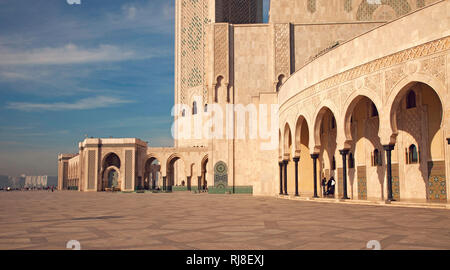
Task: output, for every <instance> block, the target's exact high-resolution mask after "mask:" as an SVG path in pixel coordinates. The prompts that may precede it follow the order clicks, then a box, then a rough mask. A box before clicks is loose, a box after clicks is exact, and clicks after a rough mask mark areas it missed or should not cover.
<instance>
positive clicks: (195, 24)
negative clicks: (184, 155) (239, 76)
mask: <svg viewBox="0 0 450 270" xmlns="http://www.w3.org/2000/svg"><path fill="white" fill-rule="evenodd" d="M262 6H263V4H262V0H176V16H175V17H176V22H175V24H176V29H175V104H185V105H186V106H188V109H186V112H183V113H181V112H180V113H179V114H178V115H175V119H176V118H177V117H181V114H184V113H186V114H188V113H192V112H193V110H203V109H204V107H205V105H206V104H207V101H208V88H207V83H206V81H207V79H206V78H207V72H208V71H207V66H208V64H209V63H207V61H208V60H207V59H208V58H207V57H208V56H207V54H208V46H207V42H208V30H207V28H208V27H209V26H210V25H211V24H215V23H230V24H250V23H261V22H262ZM199 96H200V97H202V100H203V104H198V103H197V102H195V101H194V97H199ZM194 102H195V104H194ZM193 106H195V107H196V108H195V109H194V108H193ZM196 143H197V144H198V142H196ZM196 143H194V142H193V141H192V140H176V142H175V146H198V145H195V144H196Z"/></svg>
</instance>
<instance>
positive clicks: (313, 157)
mask: <svg viewBox="0 0 450 270" xmlns="http://www.w3.org/2000/svg"><path fill="white" fill-rule="evenodd" d="M311 158H312V159H318V158H319V154H311Z"/></svg>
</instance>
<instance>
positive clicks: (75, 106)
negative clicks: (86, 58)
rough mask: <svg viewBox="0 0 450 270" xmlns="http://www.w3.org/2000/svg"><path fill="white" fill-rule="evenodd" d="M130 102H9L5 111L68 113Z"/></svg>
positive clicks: (110, 99) (103, 99)
mask: <svg viewBox="0 0 450 270" xmlns="http://www.w3.org/2000/svg"><path fill="white" fill-rule="evenodd" d="M133 102H134V101H131V100H124V99H120V98H116V97H107V96H97V97H92V98H84V99H80V100H78V101H76V102H74V103H67V102H55V103H32V102H9V103H8V104H7V106H6V108H7V109H13V110H20V111H27V112H30V111H69V110H91V109H99V108H107V107H111V106H115V105H120V104H125V103H133Z"/></svg>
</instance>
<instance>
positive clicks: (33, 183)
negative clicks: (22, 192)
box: [24, 175, 48, 188]
mask: <svg viewBox="0 0 450 270" xmlns="http://www.w3.org/2000/svg"><path fill="white" fill-rule="evenodd" d="M47 180H48V176H47V175H43V176H26V177H25V186H24V187H26V188H36V187H37V188H39V187H46V186H47Z"/></svg>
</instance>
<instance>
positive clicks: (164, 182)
mask: <svg viewBox="0 0 450 270" xmlns="http://www.w3.org/2000/svg"><path fill="white" fill-rule="evenodd" d="M166 182H167V176H163V190H164V191H165V190H166V189H167V187H166V185H167V183H166Z"/></svg>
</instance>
